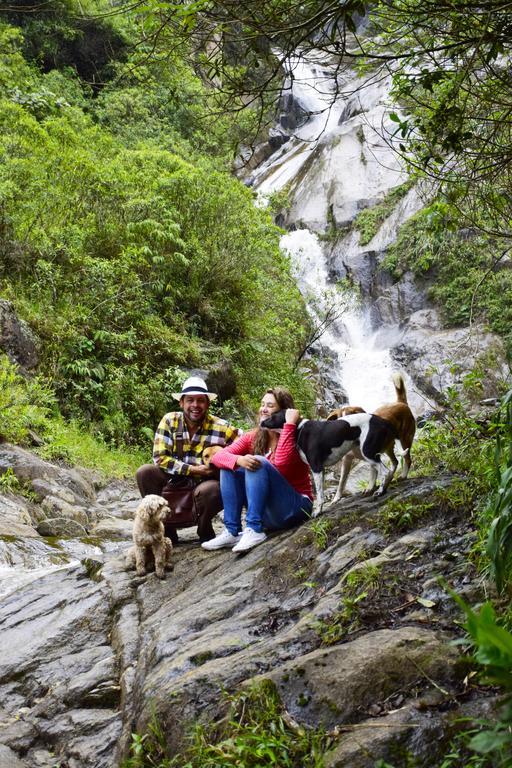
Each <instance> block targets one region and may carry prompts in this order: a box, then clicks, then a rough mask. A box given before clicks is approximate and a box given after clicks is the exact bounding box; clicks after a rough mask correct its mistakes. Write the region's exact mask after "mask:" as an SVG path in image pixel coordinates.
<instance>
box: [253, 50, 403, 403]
mask: <svg viewBox="0 0 512 768" xmlns="http://www.w3.org/2000/svg"><path fill="white" fill-rule="evenodd" d="M290 71H291V74H292V77H291V79H290V80H289V82H288V86H289V88H290V90H291V93H292V95H293V98H294V101H295V102H296V103H297V102H298V103H299V104H300V107H301V108H302V114H303V115H305V116H306V121H305V122H304V124H303V125H301V126H300V127H299V128H297V129H296V130H295V131H294V132H293V136H292V137H291V138H290V139H289V141H288V142H286V143H285V144H283V146H282V147H280V149H278V150H277V151H276V152H274V154H273V155H271V157H270V158H269V159H268V160H266V161H265V162H264V163H262V164H261V165H260V166H259V167H258V168H257V169H256V170H255V171H254V172H253V174H252V176H251V179H250V182H251V184H252V185H253V187H254V188H255V189H256V190H257V191H258V194H259V195H260V196H268V195H269V194H270V193H272V192H275V191H278V190H282V189H283V188H286V190H287V191H288V195H289V198H290V200H291V211H290V213H289V215H288V217H287V221H288V226H290V225H294V226H296V227H297V228H296V229H294V231H291V232H289V233H288V234H286V235H284V236H283V238H282V241H281V247H282V248H283V249H284V250H286V251H287V252H288V253H289V254H290V257H291V261H292V266H293V269H294V272H295V275H296V278H297V283H298V285H299V288H300V290H301V292H302V294H303V296H304V297H305V299H306V303H307V305H308V309H309V312H310V314H311V317H312V319H313V324H314V325H315V326H316V327H320V326H321V324H322V322H323V321H324V318H325V315H326V313H329V314H330V315H331V316H332V317H333V318H334V319H333V321H332V322H331V323H330V324H329V326H328V327H326V329H325V331H324V332H323V333H322V335H321V337H320V338H319V339H318V343H319V345H321V347H322V349H328V350H329V353H330V356H331V357H332V379H333V380H335V381H336V382H337V383H338V385H339V386H338V387H337V389H339V390H341V391H344V392H345V393H346V395H347V398H348V401H349V402H351V403H352V404H354V405H360V406H362V407H363V408H365V409H366V410H372V409H374V408H375V407H377V406H378V405H380V404H382V403H383V402H384V401H387V400H391V401H392V400H394V398H395V394H394V388H393V385H392V381H391V376H392V372H393V370H396V366H393V363H392V359H391V355H390V348H389V346H390V345H389V341H390V339H391V338H392V337H393V336H394V338H395V341H396V328H394V329H385V328H382V329H378V330H376V329H375V328H372V324H371V322H370V313H369V310H368V307H362V306H360V304H359V303H358V301H357V299H356V297H355V296H354V297H352V299H350V298H349V299H347V295H346V293H345V294H343V293H340V292H339V291H337V290H336V286H335V284H334V283H333V282H332V281H331V280H330V278H329V273H328V268H327V265H326V260H325V254H324V248H323V244H322V242H321V241H320V240H319V238H318V236H317V233H320V232H325V231H326V230H327V229H328V228H329V226H330V218H331V219H332V218H333V217H334V218H335V220H336V222H337V223H338V225H339V224H347V223H350V221H352V220H353V218H354V217H355V216H356V215H357V213H358V211H359V210H361V209H362V208H364V207H367V206H368V205H369V201H372V199H373V200H375V201H377V200H379V199H381V198H382V196H383V195H384V194H385V193H386V192H387V191H389V190H391V189H393V188H394V187H396V186H398V185H400V184H401V183H403V182H404V181H405V180H406V176H405V174H404V173H403V170H402V169H401V167H400V165H399V163H398V160H397V156H396V154H395V153H394V152H393V150H392V147H391V146H390V143H389V140H385V139H384V138H382V135H383V134H385V133H386V127H388V128H389V129H390V130H391V128H392V124H391V121H390V120H389V117H388V113H389V111H390V106H389V105H388V103H387V93H388V88H389V83H388V81H386V80H381V81H375V82H374V81H373V80H372V79H371V78H367V79H363V78H361V77H359V76H357V75H356V74H354V73H353V72H351V71H345V72H344V73H342V74H340V73H337V75H336V77H335V72H334V69H333V67H332V66H331V65H329V63H326V62H325V61H322V57H321V55H320V54H318V55H316V56H315V55H314V54H308V56H307V58H303V57H301V56H297V57H295V58H294V59H293V60H292V61H291V62H290ZM417 207H418V205H417V203H416V202H415V201H414V200H413V201H412V202H411V203H410V205H409V206H408V208H406V207H404V212H405V213H404V217H405V218H406V217H407V216H408V215H410V214H411V213H412V212H414V210H415V209H416V208H417ZM396 226H397V216H396V215H395V216H394V221H393V227H394V228H396ZM383 230H384V231H385V232H386V235H385V236H383V237H381V239H383V241H384V240H387V241H390V240H392V239H393V238H392V235H391V233H390V227H389V226H388V227H387V229H386V222H385V224H384V227H383ZM395 231H396V229H395ZM349 248H350V249H351V254H350V255H351V256H352V257H354V256H357V255H359V254H360V253H361V254H362V253H363V249H362V247H361V246H359V239H358V237H357V236H354V237H351V238H349V241H348V242H347V252H348V249H349ZM406 379H407V377H406ZM408 383H410V382H408Z"/></svg>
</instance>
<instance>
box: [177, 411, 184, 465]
mask: <svg viewBox="0 0 512 768" xmlns="http://www.w3.org/2000/svg"><path fill="white" fill-rule="evenodd" d="M176 453H177V455H178V459H179V460H180V461H183V416H181V414H180V416H179V417H178V428H177V430H176Z"/></svg>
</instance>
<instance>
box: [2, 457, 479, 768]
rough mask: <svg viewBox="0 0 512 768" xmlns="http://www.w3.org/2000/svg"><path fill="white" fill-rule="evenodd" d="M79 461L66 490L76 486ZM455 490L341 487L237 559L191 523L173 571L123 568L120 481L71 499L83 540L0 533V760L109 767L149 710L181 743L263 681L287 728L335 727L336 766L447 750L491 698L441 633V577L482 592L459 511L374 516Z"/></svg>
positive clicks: (447, 625)
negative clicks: (399, 519) (377, 495)
mask: <svg viewBox="0 0 512 768" xmlns="http://www.w3.org/2000/svg"><path fill="white" fill-rule="evenodd" d="M11 450H12V453H11V455H13V456H14V459H13V465H12V466H16V461H15V459H16V456H17V457H18V458H19V454H17V453H16V449H11ZM5 456H6V453H5V451H4V453H3V457H4V461H5ZM45 464H46V463H45V462H42V465H39V466H42V468H43V469H44V477H45V478H48V477H51V478H52V495H53V496H55V495H56V496H57V497H58V494H56V488H57V489H59V488H60V489H61V491H62V493H63V494H65V493H67V492H68V491H69V488H70V475H69V470H67V469H64V468H62V486H61V485H59V470H60V469H61V468H58V467H56V466H55V465H52V466H43V465H45ZM73 472H76V475H75V474H72V477H73V478H74V483H75V487H76V483H80V482H85V481H84V480H83V478H82V479H81V480H80V481H78V480H77V479H76V478H77V477H80V473H78V472H77V471H73ZM29 476H30V477H31V481H32V482H33V483H34V484H35V486H36V487H37V488H38V489H39V490H38V493H39V494H40V496H41V495H42V489H43V488H44V486H43V485H42V484H41V482H38V479H37V478H36V477H34V472H30V473H29ZM39 480H41V478H39ZM451 483H452V478H450V477H439V478H436V479H435V480H432V479H410V480H408V481H406V482H403V483H394V484H393V485H392V488H391V491H390V492H389V494H388V496H387V497H384V498H383V499H379V500H378V501H376V500H365V499H363V498H362V497H360V496H355V497H351V498H346V499H344V500H343V501H342V502H341V503H340V504H338V505H337V506H335V507H333V508H332V509H330V510H327V511H326V512H325V513H324V515H323V516H322V517H321V518H319V519H317V520H315V521H312V522H310V523H307V524H305V525H304V526H302V527H300V528H297V529H295V530H293V531H289V532H280V533H274V534H271V535H270V537H269V539H268V540H267V541H266V542H265V543H264V544H263V545H261V546H259V547H257V548H256V549H254V550H252V551H250V552H249V553H247V554H246V555H241V556H235V555H233V554H232V553H231V552H230V551H229V550H221V551H218V552H206V551H204V550H202V549H201V548H200V547H199V543H198V541H197V539H196V536H195V531H194V530H193V529H188V530H187V531H184V532H182V533H181V534H180V537H181V542H180V545H179V546H178V547H177V548H175V550H174V555H173V557H174V569H173V571H172V572H170V573H169V574H168V575H167V578H166V580H165V581H160V580H158V579H157V578H156V577H155V575H154V574H148V575H147V576H146V577H142V578H140V577H137V576H136V575H135V573H134V572H133V571H132V572H127V571H126V569H125V565H124V551H125V550H126V548H127V547H128V546H129V543H130V528H131V519H132V517H133V512H134V509H135V506H136V504H137V493H136V489H135V488H134V486H132V485H130V484H128V483H123V482H120V481H115V482H112V483H110V484H108V485H106V486H105V487H103V488H100V489H98V488H96V489H94V487H93V486H91V485H87V484H86V488H87V496H85V497H83V498H81V499H80V497H79V495H78V494H77V503H76V506H77V507H78V508H82V507H83V508H85V509H86V511H87V519H88V521H90V523H89V524H90V525H91V534H90V535H89V536H88V537H82V538H72V537H71V538H57V539H54V538H51V539H48V538H45V537H43V536H39V535H38V534H37V532H35V529H33V533H32V535H27V536H25V535H23V532H22V533H21V534H15V535H12V536H5V535H4V536H3V537H0V543H1V548H0V557H1V559H2V562H3V568H2V570H1V572H0V581H2V576H4V575H5V574H6V573H7V572H10V573H11V574H13V573H14V574H16V573H17V572H20V573H21V572H23V570H25V571H26V573H25V575H24V578H21V577H20V580H19V581H18V582H16V581H11V582H9V581H8V580H7V584H6V586H5V584H4V589H3V591H4V593H5V594H4V596H3V598H1V600H0V637H1V643H2V654H1V655H0V702H2V703H1V705H0V707H1V717H0V745H1V747H0V766H1V765H3V764H5V765H9V766H25V768H27V767H29V768H32V767H34V768H35V766H43V767H45V766H48V767H49V766H55V765H59V766H66V767H67V768H78V767H80V768H88V767H89V766H91V767H94V768H103V766H105V767H106V766H115V765H118V764H119V763H120V761H121V759H122V756H123V755H126V753H127V751H128V748H129V743H130V738H131V733H132V732H133V731H134V730H139V731H143V730H144V728H145V727H146V725H147V723H148V721H149V720H150V718H151V716H152V713H153V712H156V713H157V715H158V717H159V719H160V721H161V722H162V724H163V727H164V729H165V732H166V734H167V738H168V740H169V744H170V746H171V749H174V750H177V749H178V748H179V745H180V744H181V743H182V740H183V737H184V734H185V733H186V730H187V728H188V727H189V726H190V725H191V724H192V723H193V722H196V721H197V720H198V719H199V720H208V719H210V718H217V717H219V716H220V715H221V714H223V712H224V710H225V707H226V704H225V703H224V699H223V697H222V690H227V691H234V690H236V689H237V688H238V687H239V686H241V685H243V684H245V683H248V682H249V681H251V680H253V679H261V678H262V677H263V678H270V679H271V680H273V681H274V682H275V684H276V686H277V690H278V692H279V694H280V696H281V699H282V701H283V704H284V706H285V707H286V709H287V710H288V712H289V714H290V716H291V717H293V718H295V720H296V721H297V722H299V723H303V724H305V725H307V726H308V727H317V726H321V727H324V728H325V729H327V730H329V732H331V733H333V734H334V735H335V736H336V738H334V736H333V738H334V748H333V750H332V752H331V753H330V754H329V755H328V756H326V761H327V764H328V765H329V766H331V768H335V766H342V765H350V766H372V765H373V762H374V760H375V759H376V758H377V757H383V758H386V757H388V758H390V757H391V756H392V754H393V749H395V748H396V747H397V745H401V748H403V749H408V750H410V751H411V753H412V754H418V755H421V754H422V750H426V749H427V748H430V747H431V746H432V738H433V734H435V738H436V742H437V740H439V743H440V744H442V743H443V739H445V738H447V737H448V734H449V733H450V732H451V729H452V728H453V722H454V720H455V718H456V716H457V715H458V714H460V713H461V712H462V711H463V710H464V707H467V706H468V704H469V703H471V702H473V704H475V702H476V705H478V706H480V707H483V706H484V705H487V704H488V702H489V701H491V698H490V694H486V693H485V692H482V691H479V690H478V689H477V688H472V687H471V686H469V685H468V684H467V681H466V682H464V677H465V673H464V669H463V666H462V665H461V663H460V651H459V650H458V649H457V648H456V647H454V646H453V645H451V644H450V640H451V639H453V638H454V637H455V636H456V633H457V631H458V630H457V626H456V624H455V623H454V620H455V618H457V613H456V609H455V606H454V604H453V601H451V599H449V598H448V596H447V595H446V593H445V592H444V591H443V590H442V589H441V588H440V586H439V584H438V581H437V577H438V576H439V575H442V576H444V577H445V578H447V579H448V581H449V582H450V584H451V585H452V586H453V587H454V588H455V589H456V590H457V591H459V592H462V593H466V594H467V593H468V592H471V594H472V599H475V596H476V598H477V599H478V595H479V590H480V587H481V585H480V584H479V582H478V581H477V579H476V574H475V573H474V572H473V570H472V566H471V565H470V564H469V562H468V560H467V557H466V555H467V552H468V550H469V548H470V546H471V543H472V540H473V534H472V531H471V529H470V527H469V522H468V517H467V515H466V513H461V514H456V513H453V512H446V510H443V509H441V508H436V507H435V505H434V507H433V508H432V507H431V506H429V512H428V517H424V518H422V519H421V521H417V523H416V525H414V526H413V527H410V528H409V529H406V530H401V531H399V532H396V531H395V532H394V533H392V534H391V533H389V532H387V528H386V526H385V525H383V524H382V521H383V519H384V516H385V504H386V502H387V501H388V500H389V499H395V500H397V499H402V500H403V503H404V504H406V503H414V504H417V505H421V503H422V500H427V499H428V500H431V499H432V497H433V494H434V491H436V489H437V490H439V489H443V488H444V489H449V487H450V484H451ZM91 496H92V498H91ZM0 498H2V503H3V502H4V501H7V508H9V509H10V508H12V505H16V504H18V505H19V509H20V510H21V512H20V515H21V516H22V518H23V520H25V522H23V523H21V524H22V525H26V526H27V528H29V527H30V526H29V525H28V522H27V517H26V515H28V516H29V517H31V519H32V525H34V526H35V525H37V524H38V520H37V515H36V514H35V509H34V508H35V506H36V502H34V501H31V502H25V500H24V499H23V498H20V497H9V498H7V497H0ZM45 498H46V497H45ZM67 503H69V504H70V505H71V506H73V505H72V504H71V501H68V502H67ZM31 505H32V506H31ZM5 508H6V507H3V509H5ZM23 515H25V517H23ZM219 525H220V523H219ZM36 567H39V569H40V570H39V571H37V570H36ZM21 575H22V576H23V574H21ZM363 592H364V593H366V595H365V596H364V597H359V598H358V596H360V595H361V594H362V593H363ZM473 700H474V701H473ZM478 706H477V710H476V711H477V712H478V711H479V710H478ZM377 725H378V727H376V726H377ZM9 760H10V761H11V762H8V761H9ZM2 761H3V763H2ZM6 761H7V762H6Z"/></svg>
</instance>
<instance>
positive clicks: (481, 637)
mask: <svg viewBox="0 0 512 768" xmlns="http://www.w3.org/2000/svg"><path fill="white" fill-rule="evenodd" d="M450 594H451V595H452V597H453V598H454V600H456V602H457V603H458V605H459V606H460V607H461V608H462V610H463V611H464V613H465V615H466V623H465V624H464V628H465V629H466V631H467V632H468V635H469V638H468V640H469V644H470V645H471V647H473V648H474V649H475V650H474V660H475V661H476V662H477V663H478V664H479V665H480V667H481V677H482V681H483V682H484V683H486V684H489V685H498V686H500V688H502V689H503V691H504V692H505V697H504V699H503V701H502V705H503V709H502V712H501V715H500V718H499V719H498V721H497V722H492V723H491V722H486V721H480V723H479V725H480V729H479V731H478V732H477V733H476V734H475V735H474V736H473V737H472V738H471V740H470V741H469V744H468V746H469V748H470V749H472V750H473V751H475V752H477V753H479V754H483V755H493V756H494V757H495V758H497V762H496V763H495V764H496V765H503V766H505V765H510V761H511V760H512V634H511V633H510V632H508V631H507V630H506V629H504V628H503V627H502V626H500V625H499V623H498V622H497V619H496V614H495V612H494V609H493V607H492V605H491V603H484V605H483V606H482V607H481V608H480V611H479V612H478V613H476V612H475V611H473V609H472V608H471V607H470V606H469V605H467V604H466V603H465V602H464V601H463V600H462V599H461V598H460V597H459V596H458V595H456V594H455V593H454V592H453V591H451V590H450Z"/></svg>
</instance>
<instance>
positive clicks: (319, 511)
mask: <svg viewBox="0 0 512 768" xmlns="http://www.w3.org/2000/svg"><path fill="white" fill-rule="evenodd" d="M321 514H322V507H313V511H312V513H311V517H318V516H319V515H321Z"/></svg>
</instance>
